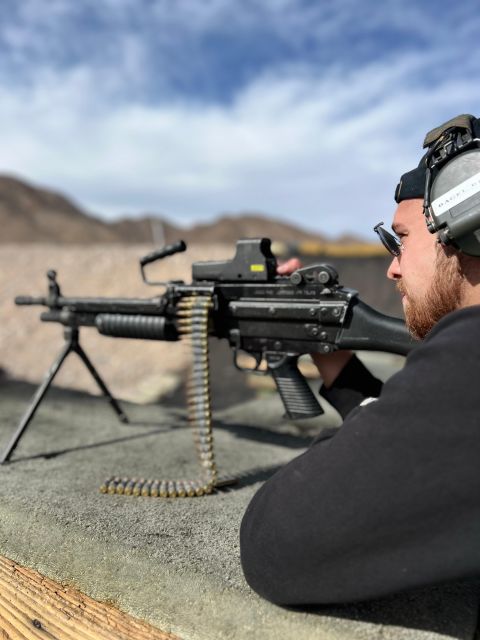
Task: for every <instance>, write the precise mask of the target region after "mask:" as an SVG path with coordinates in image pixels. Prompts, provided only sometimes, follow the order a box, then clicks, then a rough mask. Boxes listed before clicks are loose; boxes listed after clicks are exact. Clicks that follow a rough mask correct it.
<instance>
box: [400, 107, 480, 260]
mask: <svg viewBox="0 0 480 640" xmlns="http://www.w3.org/2000/svg"><path fill="white" fill-rule="evenodd" d="M423 146H424V148H427V152H426V153H425V155H424V156H423V158H422V159H421V160H420V164H419V165H418V167H417V168H416V169H413V171H409V172H408V173H406V174H404V175H403V176H402V178H401V180H400V183H399V185H398V186H397V190H396V192H395V200H396V201H397V202H401V201H402V200H406V199H409V198H421V197H423V199H424V203H423V212H424V215H425V219H426V223H427V227H428V230H429V231H430V232H431V233H436V234H437V237H438V241H439V242H441V243H442V244H445V245H448V244H451V245H452V246H454V247H456V248H457V249H460V250H461V251H462V252H463V253H466V254H468V255H471V256H478V257H480V119H476V118H475V117H474V116H471V115H468V114H467V115H461V116H457V117H456V118H453V119H452V120H449V121H448V122H446V123H445V124H443V125H441V126H440V127H436V128H435V129H433V130H432V131H430V132H429V133H427V135H426V137H425V141H424V143H423Z"/></svg>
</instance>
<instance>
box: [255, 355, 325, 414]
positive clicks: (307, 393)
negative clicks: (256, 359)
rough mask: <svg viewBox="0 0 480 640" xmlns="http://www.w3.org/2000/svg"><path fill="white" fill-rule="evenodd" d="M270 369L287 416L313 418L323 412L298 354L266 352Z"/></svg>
mask: <svg viewBox="0 0 480 640" xmlns="http://www.w3.org/2000/svg"><path fill="white" fill-rule="evenodd" d="M265 357H266V361H267V365H268V370H269V372H270V373H271V374H272V376H273V379H274V380H275V384H276V385H277V389H278V392H279V394H280V397H281V399H282V402H283V406H284V407H285V413H286V416H287V418H290V419H291V420H298V419H299V418H313V417H314V416H319V415H322V414H323V409H322V407H321V406H320V404H319V402H318V400H317V399H316V397H315V396H314V395H313V393H312V390H311V389H310V387H309V386H308V383H307V381H306V380H305V378H304V377H303V376H302V374H301V373H300V371H299V369H298V366H297V361H298V356H297V355H289V354H285V353H282V354H278V353H269V354H266V356H265Z"/></svg>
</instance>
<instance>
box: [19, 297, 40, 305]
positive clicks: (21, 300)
mask: <svg viewBox="0 0 480 640" xmlns="http://www.w3.org/2000/svg"><path fill="white" fill-rule="evenodd" d="M15 304H18V305H19V306H22V305H29V304H41V305H44V306H46V305H47V299H46V298H45V297H44V296H40V297H37V298H34V297H33V296H17V297H16V298H15Z"/></svg>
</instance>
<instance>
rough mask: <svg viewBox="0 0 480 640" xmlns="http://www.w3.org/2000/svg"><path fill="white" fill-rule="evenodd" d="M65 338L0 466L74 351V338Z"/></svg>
mask: <svg viewBox="0 0 480 640" xmlns="http://www.w3.org/2000/svg"><path fill="white" fill-rule="evenodd" d="M65 337H66V338H67V342H66V343H65V346H64V347H63V349H62V351H61V352H60V354H59V356H58V358H57V359H56V360H55V361H54V363H53V364H52V366H51V367H50V369H49V370H48V371H47V374H46V376H45V378H44V380H43V382H42V383H41V384H40V386H39V387H38V388H37V390H36V391H35V393H34V395H33V397H32V399H31V401H30V404H29V405H28V407H27V410H26V411H25V413H24V414H23V416H22V419H21V420H20V423H19V425H18V427H17V430H16V431H15V433H14V434H13V436H12V438H11V440H10V442H9V443H8V445H7V446H6V447H5V449H4V450H3V452H2V455H1V457H0V464H3V463H4V462H7V461H8V460H10V456H11V455H12V453H13V452H14V451H15V449H16V447H17V444H18V442H19V440H20V438H21V437H22V435H23V433H24V431H25V429H26V428H27V427H28V425H29V423H30V420H31V419H32V418H33V416H34V415H35V412H36V410H37V409H38V406H39V404H40V403H41V401H42V400H43V396H44V395H45V394H46V392H47V391H48V388H49V386H50V385H51V384H52V381H53V379H54V378H55V376H56V375H57V373H58V371H59V369H60V367H61V366H62V364H63V361H64V360H65V358H66V357H67V356H68V354H69V353H70V352H71V351H72V350H74V349H75V344H74V340H75V337H74V336H72V335H67V332H66V331H65Z"/></svg>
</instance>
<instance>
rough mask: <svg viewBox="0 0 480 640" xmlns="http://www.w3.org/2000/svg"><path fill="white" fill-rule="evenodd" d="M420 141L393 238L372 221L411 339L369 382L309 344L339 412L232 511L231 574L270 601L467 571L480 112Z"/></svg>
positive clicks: (329, 599) (354, 365) (386, 587)
mask: <svg viewBox="0 0 480 640" xmlns="http://www.w3.org/2000/svg"><path fill="white" fill-rule="evenodd" d="M424 146H426V147H427V149H428V150H427V153H426V154H425V155H424V156H423V158H422V160H421V161H420V164H419V166H418V167H417V168H416V169H414V170H412V171H410V172H408V173H406V174H404V175H403V176H402V179H401V181H400V184H399V185H398V187H397V191H396V201H397V203H398V207H397V210H396V212H395V216H394V220H393V224H392V228H393V230H394V232H395V234H396V236H397V237H395V236H393V235H392V234H390V233H389V232H388V231H386V230H385V229H384V228H383V227H382V225H383V223H380V224H379V225H377V226H376V227H375V230H376V231H377V233H379V235H380V238H381V240H382V242H383V243H384V245H385V246H386V247H387V249H388V250H389V251H390V252H391V253H392V255H393V259H392V263H391V265H390V267H389V269H388V272H387V275H388V277H389V278H390V279H392V280H393V281H395V282H396V285H397V288H398V290H399V291H400V293H401V295H402V303H403V308H404V312H405V318H406V322H407V325H408V328H409V330H410V332H411V334H412V335H413V336H414V337H415V338H417V339H418V340H419V345H418V346H417V347H416V348H415V349H414V350H413V351H412V352H411V353H410V355H409V356H408V358H407V361H406V365H405V367H404V368H403V369H402V370H401V371H400V372H398V373H397V374H395V375H394V376H393V377H392V378H391V379H390V380H388V381H387V382H386V383H385V384H384V385H383V388H382V384H381V382H380V381H378V380H377V379H375V378H374V377H373V376H372V375H371V374H370V372H369V371H368V370H367V369H366V368H365V367H364V366H363V365H362V364H361V362H360V361H359V360H358V359H357V358H356V356H355V355H354V354H352V353H350V352H345V351H337V352H335V353H333V354H330V355H313V358H314V360H315V362H316V364H317V366H318V368H319V371H320V374H321V377H322V378H323V387H322V390H321V395H323V397H324V398H325V399H327V400H328V401H329V402H330V403H331V404H333V406H335V407H336V408H337V409H338V411H339V412H340V414H341V415H342V417H343V418H344V422H343V425H342V427H341V428H340V429H339V430H338V432H337V433H336V434H335V435H334V437H332V438H330V439H329V440H321V439H317V440H315V441H314V442H313V444H312V445H311V446H310V448H309V449H308V450H307V451H306V452H305V453H304V454H302V455H301V456H299V457H297V458H296V459H294V460H293V461H292V462H290V463H289V464H288V465H286V466H285V467H284V468H283V469H281V470H280V471H279V472H278V473H276V474H275V475H274V476H273V477H272V478H270V479H269V480H268V481H267V482H266V483H265V484H264V485H263V486H262V488H261V489H260V490H259V491H258V493H257V494H256V495H255V496H254V498H253V500H252V502H251V503H250V505H249V507H248V509H247V511H246V513H245V516H244V519H243V522H242V527H241V534H240V543H241V559H242V566H243V569H244V573H245V576H246V579H247V581H248V583H249V584H250V586H251V587H252V588H253V589H254V590H255V591H257V592H258V593H259V594H260V595H262V596H264V597H265V598H267V599H269V600H271V601H272V602H275V603H277V604H282V605H305V604H331V603H348V602H354V601H360V600H367V599H373V598H378V597H382V596H387V595H390V594H394V593H397V592H400V591H403V590H407V589H412V588H416V587H424V586H428V585H434V584H438V583H442V582H445V581H451V580H458V579H465V578H470V577H478V576H479V574H480V499H479V496H480V465H479V461H478V458H479V454H480V419H479V418H480V393H479V390H478V380H479V377H480V340H479V333H480V331H479V328H480V306H479V305H480V119H478V120H477V119H475V118H474V117H473V116H458V117H457V118H454V119H452V120H451V121H449V122H448V123H445V124H444V125H442V126H441V127H438V128H437V129H434V130H433V131H432V132H430V133H429V134H427V137H426V139H425V144H424ZM295 266H296V265H295V264H292V263H289V264H287V265H285V266H284V267H283V272H284V273H288V272H289V271H291V270H292V268H295ZM373 398H375V400H373Z"/></svg>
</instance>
